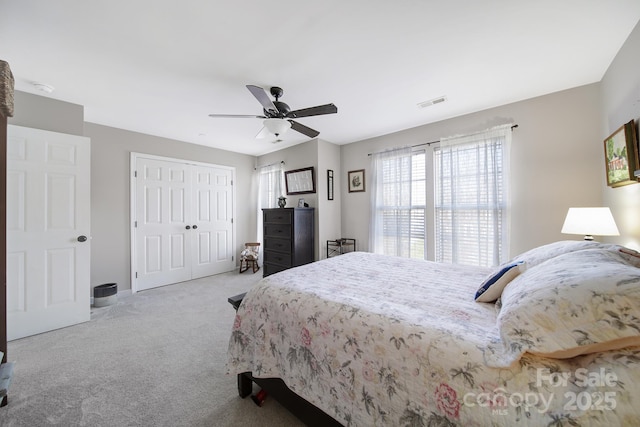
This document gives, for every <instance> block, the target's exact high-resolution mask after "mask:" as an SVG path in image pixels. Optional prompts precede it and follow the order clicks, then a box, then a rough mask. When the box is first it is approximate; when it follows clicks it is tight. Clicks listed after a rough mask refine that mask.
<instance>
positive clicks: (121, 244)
mask: <svg viewBox="0 0 640 427" xmlns="http://www.w3.org/2000/svg"><path fill="white" fill-rule="evenodd" d="M9 123H10V124H14V125H19V126H26V127H32V128H36V129H44V130H50V131H54V132H61V133H69V134H74V135H83V136H87V137H89V138H91V235H92V240H91V286H96V285H99V284H101V283H109V282H116V283H118V290H119V291H121V290H126V289H131V281H130V270H131V261H130V257H131V251H130V237H129V236H130V228H129V212H130V210H129V197H130V196H129V155H130V153H131V152H139V153H146V154H153V155H158V156H165V157H173V158H177V159H184V160H194V161H199V162H206V163H213V164H217V165H223V166H232V167H235V168H236V183H235V184H236V185H235V187H236V188H235V190H236V217H235V224H236V253H240V251H241V249H242V247H243V244H244V242H246V241H253V240H255V230H256V218H255V214H254V212H255V210H256V202H255V200H256V193H255V189H254V188H253V187H252V182H251V177H252V172H253V167H254V164H255V160H256V158H255V157H254V156H248V155H245V154H239V153H233V152H230V151H224V150H218V149H215V148H208V147H204V146H201V145H195V144H190V143H185V142H180V141H175V140H170V139H165V138H159V137H155V136H150V135H144V134H140V133H136V132H130V131H126V130H122V129H116V128H111V127H107V126H101V125H96V124H92V123H85V122H84V108H83V107H82V106H80V105H76V104H70V103H67V102H62V101H58V100H55V99H52V98H46V97H42V96H37V95H32V94H29V93H25V92H20V91H16V93H15V115H14V117H12V118H10V120H9Z"/></svg>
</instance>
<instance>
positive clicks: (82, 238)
mask: <svg viewBox="0 0 640 427" xmlns="http://www.w3.org/2000/svg"><path fill="white" fill-rule="evenodd" d="M86 241H87V236H78V242H86Z"/></svg>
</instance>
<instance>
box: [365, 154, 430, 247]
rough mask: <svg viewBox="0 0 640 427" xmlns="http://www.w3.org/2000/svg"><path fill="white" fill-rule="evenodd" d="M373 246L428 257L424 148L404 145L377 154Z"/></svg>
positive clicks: (373, 192)
mask: <svg viewBox="0 0 640 427" xmlns="http://www.w3.org/2000/svg"><path fill="white" fill-rule="evenodd" d="M372 160H373V164H372V177H371V180H372V197H371V212H372V220H371V228H370V233H369V234H370V236H369V244H370V250H371V251H372V252H376V253H382V254H387V255H396V256H403V257H411V258H424V257H425V243H426V242H425V239H426V227H425V213H426V170H425V164H426V162H425V153H424V151H420V152H414V151H412V150H411V148H401V149H397V150H390V151H386V152H382V153H375V154H373V159H372Z"/></svg>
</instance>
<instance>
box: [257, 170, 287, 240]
mask: <svg viewBox="0 0 640 427" xmlns="http://www.w3.org/2000/svg"><path fill="white" fill-rule="evenodd" d="M283 166H284V164H283V162H280V163H279V164H273V165H267V166H262V167H259V168H256V179H257V181H258V183H257V184H258V212H257V221H256V224H257V225H258V230H257V236H258V242H262V209H266V208H277V207H278V197H280V196H282V195H283V189H284V185H283V180H284V172H283Z"/></svg>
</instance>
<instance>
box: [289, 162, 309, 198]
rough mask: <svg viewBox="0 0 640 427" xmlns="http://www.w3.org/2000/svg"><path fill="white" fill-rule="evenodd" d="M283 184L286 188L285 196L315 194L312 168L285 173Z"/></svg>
mask: <svg viewBox="0 0 640 427" xmlns="http://www.w3.org/2000/svg"><path fill="white" fill-rule="evenodd" d="M284 182H285V185H286V187H287V194H308V193H315V192H316V181H315V179H314V176H313V166H311V167H308V168H303V169H295V170H291V171H285V173H284Z"/></svg>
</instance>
